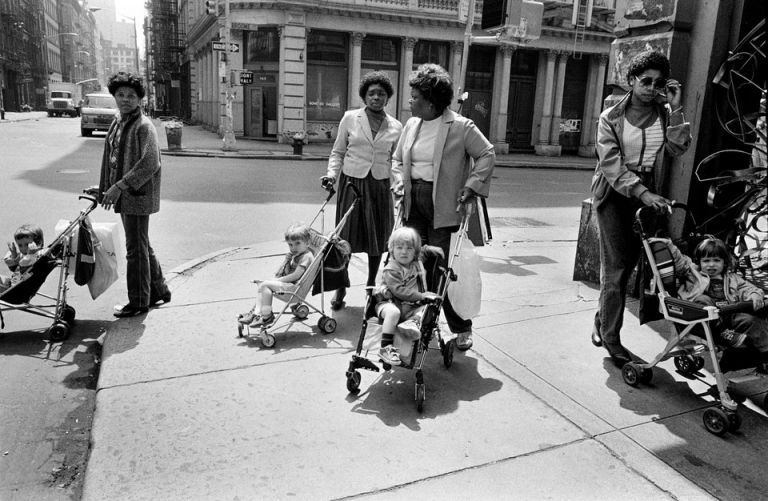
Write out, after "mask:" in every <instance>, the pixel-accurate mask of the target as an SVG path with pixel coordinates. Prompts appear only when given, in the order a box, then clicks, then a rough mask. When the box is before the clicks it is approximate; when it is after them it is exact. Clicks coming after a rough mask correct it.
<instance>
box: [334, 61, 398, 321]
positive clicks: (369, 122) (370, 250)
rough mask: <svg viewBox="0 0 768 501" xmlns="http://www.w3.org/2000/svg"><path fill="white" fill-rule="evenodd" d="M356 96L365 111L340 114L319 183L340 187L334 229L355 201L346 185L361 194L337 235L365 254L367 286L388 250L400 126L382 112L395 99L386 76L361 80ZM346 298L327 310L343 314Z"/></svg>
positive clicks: (341, 296)
mask: <svg viewBox="0 0 768 501" xmlns="http://www.w3.org/2000/svg"><path fill="white" fill-rule="evenodd" d="M359 92H360V98H361V99H362V100H363V102H364V103H365V107H363V108H359V109H355V110H349V111H347V112H346V113H344V116H343V117H342V119H341V122H340V123H339V132H338V135H337V136H336V142H335V143H334V144H333V150H332V151H331V155H330V157H329V158H328V171H327V173H326V175H325V176H323V177H322V178H321V183H322V185H323V187H326V188H328V187H330V186H333V184H334V183H336V181H338V183H339V184H338V186H339V195H338V197H339V198H338V203H337V204H336V222H337V224H338V221H339V220H340V219H341V217H342V216H343V215H344V214H345V213H346V212H347V210H348V209H349V207H350V205H351V204H352V201H353V199H354V194H353V193H352V191H351V190H349V189H347V187H346V186H347V183H352V184H353V185H354V186H355V187H357V189H358V191H359V193H360V200H359V203H358V206H357V208H356V209H355V210H354V211H353V212H352V214H351V215H350V218H349V219H348V220H347V224H346V225H345V226H344V228H342V229H341V232H340V234H339V235H340V237H341V238H342V239H344V240H347V241H348V242H349V243H350V246H351V247H352V252H365V253H366V254H368V280H367V281H366V284H367V285H374V283H375V280H376V274H377V273H378V271H379V264H380V262H381V255H382V254H383V253H384V251H385V250H386V249H387V240H388V239H389V235H390V233H392V226H393V224H394V211H393V208H392V193H391V192H390V174H391V170H392V152H393V151H394V149H395V145H396V144H397V140H398V139H399V138H400V132H401V131H402V130H403V126H402V124H401V123H400V122H398V121H397V120H396V119H395V118H393V117H392V116H390V115H388V114H387V112H386V111H384V107H385V106H386V105H387V102H388V101H389V99H390V98H391V97H392V95H393V94H394V88H393V87H392V82H391V81H390V80H389V77H388V76H387V75H386V73H383V72H380V71H372V72H370V73H367V74H366V75H364V76H363V78H362V80H361V81H360V89H359ZM345 295H346V288H340V289H338V290H337V291H336V294H335V296H334V298H333V300H331V308H333V309H334V310H339V309H341V308H343V307H344V304H345V303H344V296H345Z"/></svg>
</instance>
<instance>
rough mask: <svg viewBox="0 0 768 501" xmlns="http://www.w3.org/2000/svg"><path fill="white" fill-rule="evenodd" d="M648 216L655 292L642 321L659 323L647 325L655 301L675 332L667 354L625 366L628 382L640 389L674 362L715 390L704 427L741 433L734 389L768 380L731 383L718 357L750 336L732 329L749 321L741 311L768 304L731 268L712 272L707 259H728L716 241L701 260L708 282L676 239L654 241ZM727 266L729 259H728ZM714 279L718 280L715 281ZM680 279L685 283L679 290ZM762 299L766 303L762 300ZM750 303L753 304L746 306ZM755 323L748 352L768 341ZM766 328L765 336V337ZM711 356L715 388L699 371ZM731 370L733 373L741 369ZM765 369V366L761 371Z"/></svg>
mask: <svg viewBox="0 0 768 501" xmlns="http://www.w3.org/2000/svg"><path fill="white" fill-rule="evenodd" d="M672 208H673V209H683V210H686V215H688V213H687V208H686V207H685V205H683V204H679V203H674V204H673V205H672ZM647 213H648V208H641V209H639V210H638V211H637V213H636V215H635V222H636V226H635V227H636V230H637V231H638V233H639V234H640V238H641V242H642V246H643V250H644V253H645V258H646V260H647V264H648V268H650V271H651V273H652V280H651V282H650V290H649V291H646V292H645V294H644V295H643V298H642V299H641V306H640V308H641V312H640V315H641V322H644V321H650V320H654V319H655V318H659V317H650V316H647V317H646V319H645V320H643V316H644V313H643V303H644V302H645V303H650V302H651V300H652V299H655V300H657V305H658V311H659V312H660V314H661V318H664V319H666V320H669V321H671V322H672V325H673V326H674V329H673V330H672V332H671V333H670V336H669V338H668V340H667V344H666V346H665V347H664V349H663V350H662V351H661V352H660V353H659V354H658V355H656V356H655V357H654V358H653V360H651V361H650V362H647V363H645V362H641V361H630V362H627V363H625V364H624V366H623V367H622V377H623V379H624V382H625V383H627V384H629V385H631V386H638V384H639V383H641V382H642V383H648V382H650V381H651V379H652V377H653V372H652V369H653V367H655V366H656V365H658V364H659V363H660V362H662V361H664V360H668V359H670V358H672V359H673V361H674V365H675V368H676V369H677V371H678V372H679V373H680V374H682V375H683V376H685V377H687V378H690V379H697V380H699V381H701V382H703V383H705V384H707V385H708V386H709V390H708V391H707V392H705V393H704V395H709V396H711V397H714V398H715V400H716V402H717V404H716V405H715V406H712V407H709V408H707V409H706V410H705V411H704V415H703V421H704V427H705V428H706V429H707V430H708V431H709V432H711V433H713V434H716V435H723V434H725V433H726V432H727V431H731V432H735V431H736V430H738V429H739V427H740V426H741V418H740V416H739V415H738V414H737V413H736V410H737V407H738V403H737V401H736V400H735V399H734V397H732V396H731V393H732V390H734V388H733V387H731V385H730V384H731V383H733V384H734V385H738V384H740V383H745V382H748V381H755V380H762V379H764V378H765V375H764V374H761V373H760V370H754V371H753V372H752V373H750V374H746V375H734V376H731V377H728V378H726V376H725V375H724V372H726V371H725V370H723V368H722V367H721V364H720V361H721V360H722V359H718V356H717V355H718V352H719V351H721V350H722V348H723V347H727V349H728V350H731V349H733V347H734V346H737V345H742V344H745V343H744V335H745V334H746V331H745V332H740V331H730V332H729V331H727V330H726V327H728V326H729V325H730V326H732V327H735V326H736V323H734V322H733V320H734V318H738V319H740V318H743V317H741V316H740V315H741V314H742V313H739V312H754V308H755V307H756V306H760V305H762V304H763V303H764V301H763V300H762V291H760V289H757V288H754V289H753V288H752V287H751V286H748V285H747V284H748V283H747V282H746V281H744V280H743V279H741V278H740V277H739V278H736V277H734V276H733V275H732V274H729V273H727V271H726V269H725V266H722V267H720V268H719V271H718V272H717V273H715V271H714V268H712V267H710V263H709V262H708V260H707V259H706V258H707V257H709V258H712V257H713V256H715V257H716V256H719V257H720V259H723V255H721V254H720V252H722V251H717V250H715V249H717V248H719V247H720V246H719V245H714V246H713V245H712V239H710V238H705V239H704V240H703V241H702V242H701V243H699V244H698V246H697V252H696V256H697V260H698V261H699V263H700V265H701V266H702V267H703V271H704V272H705V273H709V274H711V275H710V276H709V277H708V276H706V275H703V274H702V273H700V272H699V269H698V267H697V266H695V264H694V263H693V261H692V260H691V259H690V258H689V257H687V256H684V255H683V254H682V253H681V252H680V251H679V249H678V248H677V247H676V246H675V245H674V244H673V243H672V241H671V240H670V239H667V238H658V237H653V236H651V235H652V231H650V228H651V226H650V225H649V224H646V223H645V222H644V221H645V220H646V219H645V218H644V215H645V214H647ZM722 249H723V250H724V252H725V256H726V257H727V255H728V252H727V248H725V245H723V246H722ZM723 261H725V260H724V259H723ZM718 276H720V277H723V278H725V277H729V278H728V279H725V280H723V281H722V282H720V281H719V280H718V279H717V278H716V277H718ZM713 277H714V278H715V280H712V279H713ZM678 280H681V283H680V286H679V287H678ZM736 284H740V285H741V289H742V292H743V293H744V294H736V288H738V286H737V285H736ZM721 286H722V288H727V289H728V291H727V292H725V293H724V291H723V290H722V288H721ZM731 286H734V287H736V288H734V287H731ZM747 291H748V292H747ZM711 295H715V296H716V297H720V296H723V297H725V299H726V300H725V301H722V302H720V301H713V300H712V297H711ZM758 295H759V296H760V298H758V297H757V296H758ZM744 299H749V300H748V301H744ZM758 315H759V314H758ZM749 318H752V319H753V320H754V321H753V322H752V323H751V324H750V325H753V326H755V327H754V332H753V333H751V334H748V336H749V338H750V339H751V344H752V346H748V347H747V348H757V349H758V350H759V351H764V350H765V348H766V340H768V339H767V338H766V335H768V334H766V332H765V325H766V324H765V322H764V320H761V319H759V318H758V316H750V317H749ZM729 322H730V324H729ZM744 325H746V323H745V322H742V326H744ZM760 326H762V327H760ZM739 328H741V327H739ZM761 329H762V333H760V332H759V331H760V330H761ZM744 351H747V350H744ZM727 352H728V351H726V353H727ZM705 353H709V358H710V361H711V364H712V374H713V375H714V378H715V384H714V385H711V384H710V383H709V382H707V380H706V379H705V376H704V375H703V374H701V373H700V372H699V371H700V370H701V369H703V368H704V365H705V360H704V358H703V356H702V355H703V354H705ZM723 356H725V354H724V355H723ZM763 356H764V355H763ZM754 366H755V364H752V365H751V366H750V367H749V368H752V367H754ZM725 368H726V369H728V370H732V369H733V368H735V367H725ZM762 369H764V367H761V370H762ZM744 398H746V397H744ZM742 401H743V400H742ZM762 406H763V408H764V409H765V410H766V411H768V396H766V397H765V398H764V401H763V402H762Z"/></svg>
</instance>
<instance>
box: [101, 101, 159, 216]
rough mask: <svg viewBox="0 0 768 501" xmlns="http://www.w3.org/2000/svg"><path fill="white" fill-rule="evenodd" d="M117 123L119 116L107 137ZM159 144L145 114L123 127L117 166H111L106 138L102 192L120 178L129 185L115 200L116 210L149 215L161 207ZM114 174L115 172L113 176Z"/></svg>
mask: <svg viewBox="0 0 768 501" xmlns="http://www.w3.org/2000/svg"><path fill="white" fill-rule="evenodd" d="M116 127H117V120H115V121H114V122H112V125H111V126H110V127H109V132H108V133H107V137H109V135H110V134H111V133H112V131H113V130H114V129H115V128H116ZM160 172H161V165H160V147H159V145H158V141H157V130H155V126H154V125H153V124H152V121H151V120H150V119H149V118H148V117H146V116H145V115H144V114H142V113H139V114H138V115H136V116H134V117H132V118H130V119H129V121H128V123H126V124H125V127H123V136H122V141H120V153H119V155H118V160H117V169H116V170H115V172H114V173H111V172H110V168H109V144H108V142H107V141H104V154H103V156H102V159H101V177H100V179H99V195H100V196H101V195H102V194H103V193H104V192H105V191H107V190H108V189H109V187H110V186H112V185H113V184H115V183H116V182H118V181H120V180H121V179H122V180H123V182H125V184H127V185H128V189H127V190H123V192H122V194H121V195H120V198H118V200H117V203H116V204H115V212H117V213H123V214H129V215H134V216H147V215H149V214H154V213H155V212H157V211H159V210H160ZM110 174H112V176H110Z"/></svg>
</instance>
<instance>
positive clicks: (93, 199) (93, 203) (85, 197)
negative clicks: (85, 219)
mask: <svg viewBox="0 0 768 501" xmlns="http://www.w3.org/2000/svg"><path fill="white" fill-rule="evenodd" d="M77 199H78V200H88V201H89V202H91V206H90V207H88V209H87V210H88V212H92V211H94V210H95V209H96V207H97V206H98V205H99V201H98V200H96V197H94V196H92V195H80V196H78V197H77Z"/></svg>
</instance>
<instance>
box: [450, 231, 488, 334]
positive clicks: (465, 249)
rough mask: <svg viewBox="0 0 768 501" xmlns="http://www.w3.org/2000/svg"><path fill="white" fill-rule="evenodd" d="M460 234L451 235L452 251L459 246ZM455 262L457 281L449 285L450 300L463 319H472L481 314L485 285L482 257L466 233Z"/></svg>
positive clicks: (454, 269) (454, 268)
mask: <svg viewBox="0 0 768 501" xmlns="http://www.w3.org/2000/svg"><path fill="white" fill-rule="evenodd" d="M458 239H459V238H458V234H457V233H454V234H453V235H451V249H456V246H457V245H458V244H457V243H456V242H457V240H458ZM457 250H458V256H456V258H455V259H454V260H453V266H452V267H453V271H454V273H455V274H456V281H455V282H450V283H449V284H448V298H449V299H450V301H451V305H452V306H453V309H454V311H455V312H456V313H457V314H458V315H459V316H460V317H461V318H463V319H466V320H468V319H470V318H473V317H475V316H477V314H478V313H480V303H481V301H482V292H483V284H482V281H481V278H480V256H479V255H478V254H477V250H476V249H475V246H474V244H473V243H472V241H471V240H470V239H469V236H468V235H467V234H466V232H465V233H464V235H463V238H461V248H459V249H457Z"/></svg>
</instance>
